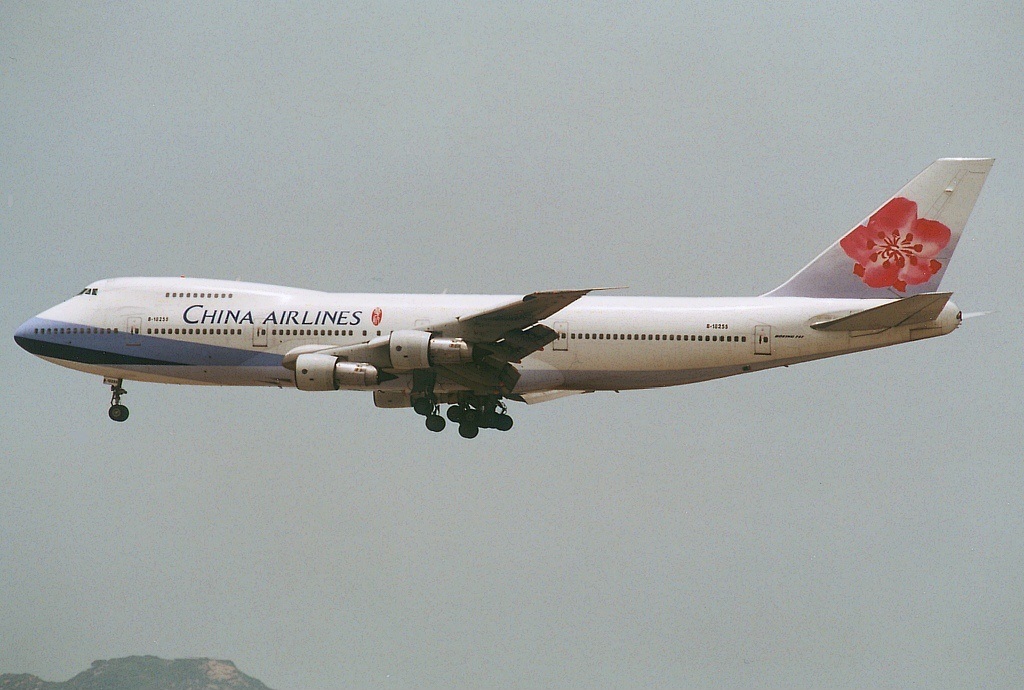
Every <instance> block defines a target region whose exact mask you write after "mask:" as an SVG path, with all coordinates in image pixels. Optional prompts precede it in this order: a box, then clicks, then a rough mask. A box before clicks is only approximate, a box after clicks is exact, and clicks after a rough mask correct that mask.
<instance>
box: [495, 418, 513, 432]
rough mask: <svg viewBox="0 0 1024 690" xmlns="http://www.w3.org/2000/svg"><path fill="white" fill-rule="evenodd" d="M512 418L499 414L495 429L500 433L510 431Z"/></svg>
mask: <svg viewBox="0 0 1024 690" xmlns="http://www.w3.org/2000/svg"><path fill="white" fill-rule="evenodd" d="M512 424H513V422H512V418H511V417H509V416H508V415H507V414H499V415H497V416H496V418H495V421H494V428H495V429H497V430H498V431H508V430H509V429H511V428H512Z"/></svg>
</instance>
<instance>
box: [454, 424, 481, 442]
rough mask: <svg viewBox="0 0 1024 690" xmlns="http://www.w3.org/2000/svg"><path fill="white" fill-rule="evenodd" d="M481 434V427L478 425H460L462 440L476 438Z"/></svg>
mask: <svg viewBox="0 0 1024 690" xmlns="http://www.w3.org/2000/svg"><path fill="white" fill-rule="evenodd" d="M479 433H480V427H478V426H477V425H476V424H467V423H465V422H463V423H462V424H459V436H461V437H462V438H476V435H477V434H479Z"/></svg>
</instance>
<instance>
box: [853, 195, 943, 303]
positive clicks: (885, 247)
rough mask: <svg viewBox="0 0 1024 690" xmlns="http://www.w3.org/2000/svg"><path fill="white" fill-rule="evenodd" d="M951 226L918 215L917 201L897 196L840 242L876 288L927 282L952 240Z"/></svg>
mask: <svg viewBox="0 0 1024 690" xmlns="http://www.w3.org/2000/svg"><path fill="white" fill-rule="evenodd" d="M950 235H951V233H950V231H949V228H948V227H946V226H945V225H943V224H942V223H940V222H938V221H937V220H928V219H926V218H918V217H917V204H916V203H915V202H913V201H911V200H910V199H905V198H903V197H896V198H894V199H892V200H891V201H889V203H887V204H886V205H885V206H883V207H882V208H880V209H878V210H877V211H875V213H874V215H872V216H871V217H870V218H869V219H868V223H867V225H859V226H857V227H856V228H854V229H853V231H851V232H850V234H848V235H847V236H846V237H844V238H843V239H841V240H839V246H841V247H842V248H843V251H844V252H846V255H847V256H849V257H850V258H851V259H853V260H854V261H856V262H857V263H856V264H855V265H854V267H853V272H854V273H855V274H857V275H858V276H860V279H861V280H863V281H864V283H865V284H866V285H868V286H870V287H873V288H885V287H892V288H895V289H896V290H899V291H900V292H905V291H906V289H907V285H920V284H921V283H927V282H928V281H929V280H930V279H931V277H932V276H933V275H935V274H936V273H937V272H938V271H939V269H940V268H942V264H941V263H939V262H938V261H936V260H935V257H936V256H938V254H939V252H940V251H942V249H943V247H945V246H946V245H947V244H949V238H950Z"/></svg>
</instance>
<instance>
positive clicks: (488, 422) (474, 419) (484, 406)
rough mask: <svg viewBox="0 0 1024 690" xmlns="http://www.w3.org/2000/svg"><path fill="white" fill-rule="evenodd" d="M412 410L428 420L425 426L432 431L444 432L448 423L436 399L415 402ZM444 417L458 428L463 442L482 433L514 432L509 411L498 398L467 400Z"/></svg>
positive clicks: (421, 398) (452, 408)
mask: <svg viewBox="0 0 1024 690" xmlns="http://www.w3.org/2000/svg"><path fill="white" fill-rule="evenodd" d="M412 406H413V409H414V410H415V411H416V412H417V414H420V415H422V416H424V417H426V426H427V428H428V429H429V430H431V431H435V432H437V431H443V430H444V428H445V426H446V423H445V420H444V417H442V416H441V415H440V406H439V405H438V404H437V402H436V401H435V400H434V398H431V397H426V396H424V397H420V398H416V399H414V400H413V403H412ZM445 415H446V416H447V417H448V420H449V421H451V422H452V423H453V424H458V425H459V436H462V438H476V436H477V435H478V434H479V433H480V430H481V429H497V430H498V431H508V430H509V429H511V428H512V418H511V417H510V416H509V415H508V408H507V407H505V404H504V403H503V402H501V399H500V398H498V397H496V396H494V397H487V398H480V397H473V398H466V399H464V400H462V402H459V403H458V404H455V405H451V406H450V407H449V408H448V410H447V412H446V413H445Z"/></svg>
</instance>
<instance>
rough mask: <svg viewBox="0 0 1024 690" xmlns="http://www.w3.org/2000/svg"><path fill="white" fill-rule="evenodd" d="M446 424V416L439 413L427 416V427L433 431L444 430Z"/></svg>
mask: <svg viewBox="0 0 1024 690" xmlns="http://www.w3.org/2000/svg"><path fill="white" fill-rule="evenodd" d="M445 424H446V422H445V421H444V417H442V416H441V415H439V414H432V415H429V416H428V417H427V428H428V429H430V430H431V431H434V432H437V431H444V427H445Z"/></svg>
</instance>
